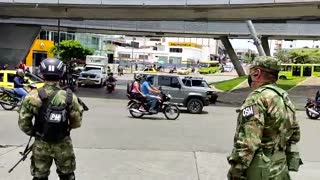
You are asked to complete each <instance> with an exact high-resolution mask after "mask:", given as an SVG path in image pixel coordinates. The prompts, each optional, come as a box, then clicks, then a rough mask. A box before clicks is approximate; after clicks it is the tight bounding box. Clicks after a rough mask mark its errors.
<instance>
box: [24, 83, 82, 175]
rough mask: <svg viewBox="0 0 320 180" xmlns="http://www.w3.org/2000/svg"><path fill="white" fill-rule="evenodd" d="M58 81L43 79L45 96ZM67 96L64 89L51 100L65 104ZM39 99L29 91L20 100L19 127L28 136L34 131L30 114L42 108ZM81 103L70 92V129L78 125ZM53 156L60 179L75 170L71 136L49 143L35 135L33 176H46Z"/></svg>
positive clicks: (56, 85) (58, 104)
mask: <svg viewBox="0 0 320 180" xmlns="http://www.w3.org/2000/svg"><path fill="white" fill-rule="evenodd" d="M56 87H59V86H58V83H52V82H50V83H49V82H46V83H45V85H44V87H43V88H44V89H45V91H46V92H47V94H48V96H50V94H51V93H52V92H53V91H54V90H55V89H56ZM65 99H66V91H63V90H59V92H58V93H57V94H56V95H55V96H54V98H53V99H52V101H51V103H52V104H53V105H57V106H60V105H64V104H65ZM41 104H42V102H41V99H40V98H39V96H38V92H37V90H33V91H31V92H30V93H29V94H28V95H27V96H26V97H25V99H24V100H23V102H22V105H21V108H20V110H19V127H20V129H21V130H22V131H23V132H24V133H26V134H27V135H32V133H33V123H32V119H33V117H34V116H35V115H36V114H37V113H38V110H39V108H40V107H41ZM82 112H83V109H82V106H81V105H80V104H79V102H78V100H77V97H76V96H75V95H73V100H72V105H71V113H70V126H71V128H72V129H75V128H78V127H80V126H81V121H82ZM53 159H54V160H55V164H56V166H57V173H58V174H59V176H60V179H63V178H61V177H63V175H68V174H71V173H73V172H74V170H75V168H76V162H75V155H74V152H73V146H72V141H71V138H70V136H67V137H65V138H64V139H63V140H62V141H61V142H58V143H48V142H45V141H43V140H41V139H40V138H38V137H36V138H35V142H34V144H33V149H32V157H31V174H32V176H34V177H36V178H46V177H48V176H49V174H50V167H51V164H52V161H53Z"/></svg>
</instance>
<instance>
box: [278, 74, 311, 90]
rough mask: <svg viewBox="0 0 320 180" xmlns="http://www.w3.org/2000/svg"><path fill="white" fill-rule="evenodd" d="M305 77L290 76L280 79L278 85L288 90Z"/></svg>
mask: <svg viewBox="0 0 320 180" xmlns="http://www.w3.org/2000/svg"><path fill="white" fill-rule="evenodd" d="M305 79H306V77H288V79H286V80H282V79H279V80H278V81H277V85H278V86H279V87H281V88H282V89H284V90H286V91H287V90H289V89H291V88H293V87H294V86H296V85H297V84H298V83H300V82H301V81H303V80H305Z"/></svg>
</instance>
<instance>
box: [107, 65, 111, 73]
mask: <svg viewBox="0 0 320 180" xmlns="http://www.w3.org/2000/svg"><path fill="white" fill-rule="evenodd" d="M107 73H108V74H110V73H111V68H110V66H108V68H107Z"/></svg>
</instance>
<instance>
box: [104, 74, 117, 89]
mask: <svg viewBox="0 0 320 180" xmlns="http://www.w3.org/2000/svg"><path fill="white" fill-rule="evenodd" d="M116 81H117V79H116V78H114V77H113V73H109V74H108V78H107V79H106V83H111V84H112V85H113V89H114V88H115V86H116Z"/></svg>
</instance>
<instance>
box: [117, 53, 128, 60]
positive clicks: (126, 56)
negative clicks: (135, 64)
mask: <svg viewBox="0 0 320 180" xmlns="http://www.w3.org/2000/svg"><path fill="white" fill-rule="evenodd" d="M119 58H125V59H129V58H130V54H119Z"/></svg>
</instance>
